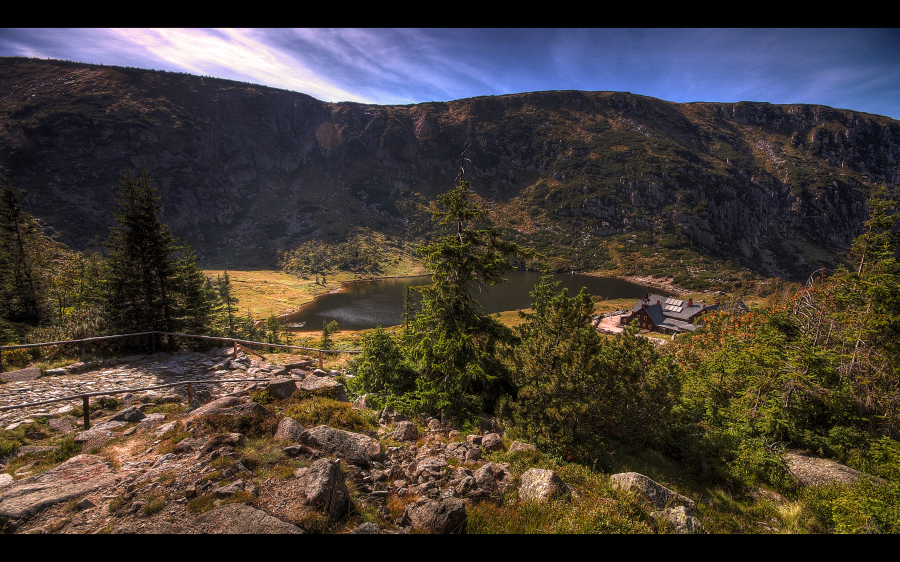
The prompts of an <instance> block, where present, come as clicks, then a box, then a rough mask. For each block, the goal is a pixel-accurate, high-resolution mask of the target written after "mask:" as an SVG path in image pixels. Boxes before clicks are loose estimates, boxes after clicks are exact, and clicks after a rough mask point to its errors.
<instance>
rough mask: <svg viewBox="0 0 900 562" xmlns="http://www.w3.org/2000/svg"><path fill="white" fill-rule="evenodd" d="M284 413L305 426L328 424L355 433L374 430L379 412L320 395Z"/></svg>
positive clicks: (294, 405) (290, 407)
mask: <svg viewBox="0 0 900 562" xmlns="http://www.w3.org/2000/svg"><path fill="white" fill-rule="evenodd" d="M284 413H285V415H286V416H287V417H289V418H293V419H294V420H296V421H298V422H299V423H300V424H301V425H303V426H304V427H314V426H317V425H327V426H329V427H333V428H335V429H343V430H346V431H352V432H354V433H365V432H367V431H372V430H374V429H375V428H376V427H377V423H378V419H377V414H376V413H375V412H373V411H371V410H367V411H361V410H358V409H356V408H354V407H353V406H352V405H351V404H349V403H347V402H339V401H337V400H333V399H331V398H324V397H320V396H319V397H313V398H309V399H306V400H303V401H301V402H299V403H297V404H293V405H291V406H289V407H288V408H287V409H286V410H285V412H284Z"/></svg>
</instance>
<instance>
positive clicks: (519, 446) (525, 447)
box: [509, 441, 537, 453]
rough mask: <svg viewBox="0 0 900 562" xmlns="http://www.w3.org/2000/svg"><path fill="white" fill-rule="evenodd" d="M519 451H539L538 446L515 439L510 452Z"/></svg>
mask: <svg viewBox="0 0 900 562" xmlns="http://www.w3.org/2000/svg"><path fill="white" fill-rule="evenodd" d="M519 451H537V447H535V446H534V445H532V444H530V443H522V442H521V441H513V442H512V445H510V446H509V452H510V453H518V452H519Z"/></svg>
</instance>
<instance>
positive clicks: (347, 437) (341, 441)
mask: <svg viewBox="0 0 900 562" xmlns="http://www.w3.org/2000/svg"><path fill="white" fill-rule="evenodd" d="M299 441H300V443H302V444H304V445H308V446H310V447H314V448H316V449H319V450H320V451H322V452H324V453H326V454H329V455H335V456H338V457H341V458H343V459H346V460H347V461H348V462H351V463H353V464H356V465H360V466H368V465H369V464H371V463H372V462H373V461H375V462H380V461H381V460H383V459H384V453H382V452H381V444H380V443H379V442H378V441H375V440H374V439H372V438H371V437H369V436H367V435H363V434H361V433H353V432H351V431H344V430H342V429H334V428H332V427H328V426H327V425H320V426H316V427H313V428H311V429H307V430H306V431H304V432H303V433H301V434H300V439H299Z"/></svg>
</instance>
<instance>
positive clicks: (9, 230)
mask: <svg viewBox="0 0 900 562" xmlns="http://www.w3.org/2000/svg"><path fill="white" fill-rule="evenodd" d="M48 242H49V240H46V239H45V237H44V236H43V235H42V233H41V231H40V227H39V226H38V224H37V222H36V221H35V220H34V217H32V216H31V214H29V213H28V212H26V211H24V210H23V209H22V200H21V195H20V192H19V190H18V189H16V187H15V186H13V184H12V182H10V180H9V179H8V178H5V177H4V178H2V179H0V317H3V318H7V319H9V320H13V321H17V322H27V323H30V324H37V323H38V322H40V321H41V320H42V318H43V316H44V314H43V311H42V306H41V305H42V298H41V296H42V292H43V291H42V286H41V279H40V275H39V270H40V269H41V268H42V267H45V266H46V265H47V264H46V263H44V262H46V261H48V253H49V252H48V247H47V246H48Z"/></svg>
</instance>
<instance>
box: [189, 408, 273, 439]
mask: <svg viewBox="0 0 900 562" xmlns="http://www.w3.org/2000/svg"><path fill="white" fill-rule="evenodd" d="M203 421H204V422H205V423H206V424H208V425H209V426H210V427H212V428H214V429H216V430H217V431H223V432H228V433H242V434H244V435H246V436H248V437H250V436H252V437H264V436H269V437H271V436H272V435H275V431H276V430H277V429H278V420H277V418H276V417H275V415H273V414H271V413H267V414H250V415H243V416H229V415H228V414H211V415H208V416H204V417H203Z"/></svg>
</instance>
